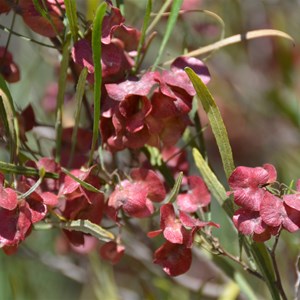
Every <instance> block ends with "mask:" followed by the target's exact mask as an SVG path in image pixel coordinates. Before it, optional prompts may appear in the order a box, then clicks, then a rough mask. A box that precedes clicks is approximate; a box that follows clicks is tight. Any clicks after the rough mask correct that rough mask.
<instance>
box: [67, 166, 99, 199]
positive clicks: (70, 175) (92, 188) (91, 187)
mask: <svg viewBox="0 0 300 300" xmlns="http://www.w3.org/2000/svg"><path fill="white" fill-rule="evenodd" d="M61 170H62V171H63V172H64V173H65V174H67V175H68V176H69V177H71V178H72V179H73V180H75V181H76V182H78V183H79V184H80V185H81V186H83V187H84V188H85V189H87V190H88V191H90V192H94V193H102V194H103V192H102V191H100V190H98V189H97V188H95V187H94V186H93V185H91V184H89V183H87V182H85V181H83V180H81V179H79V178H77V177H76V176H74V175H73V174H72V173H71V172H69V171H68V170H67V169H65V168H61Z"/></svg>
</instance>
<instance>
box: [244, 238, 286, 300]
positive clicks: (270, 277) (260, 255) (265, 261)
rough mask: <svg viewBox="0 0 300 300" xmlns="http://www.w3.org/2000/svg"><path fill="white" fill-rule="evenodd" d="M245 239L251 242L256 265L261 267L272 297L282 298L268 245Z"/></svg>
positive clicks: (276, 299) (278, 299)
mask: <svg viewBox="0 0 300 300" xmlns="http://www.w3.org/2000/svg"><path fill="white" fill-rule="evenodd" d="M245 241H246V242H247V244H248V245H249V243H251V252H252V255H253V257H254V259H255V262H256V265H257V266H258V267H259V269H260V270H261V272H262V275H263V276H264V278H265V280H266V283H267V286H268V288H269V291H270V293H271V295H272V299H275V300H280V299H281V297H280V295H279V291H278V289H277V286H276V284H275V274H274V269H273V266H272V262H271V258H270V254H269V252H268V250H267V248H266V245H265V244H263V243H255V242H252V241H251V240H250V238H246V239H245Z"/></svg>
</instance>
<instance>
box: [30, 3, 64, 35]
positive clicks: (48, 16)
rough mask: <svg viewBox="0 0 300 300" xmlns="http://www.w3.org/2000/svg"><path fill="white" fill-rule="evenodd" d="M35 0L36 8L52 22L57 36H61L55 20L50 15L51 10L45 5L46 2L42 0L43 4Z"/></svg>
mask: <svg viewBox="0 0 300 300" xmlns="http://www.w3.org/2000/svg"><path fill="white" fill-rule="evenodd" d="M32 1H33V5H34V8H35V9H36V10H37V11H38V13H39V14H40V15H41V16H42V17H44V18H45V19H47V21H48V22H49V23H50V25H51V26H52V28H53V30H54V32H55V34H56V35H57V36H59V33H58V31H57V28H56V26H55V24H54V23H53V20H52V18H51V17H50V15H49V12H48V10H47V8H46V6H45V5H44V2H43V1H42V5H41V4H40V2H39V0H32Z"/></svg>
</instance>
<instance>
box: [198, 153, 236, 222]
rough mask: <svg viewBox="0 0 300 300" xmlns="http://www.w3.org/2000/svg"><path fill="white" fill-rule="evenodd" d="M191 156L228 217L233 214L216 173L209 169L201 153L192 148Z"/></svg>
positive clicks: (230, 204)
mask: <svg viewBox="0 0 300 300" xmlns="http://www.w3.org/2000/svg"><path fill="white" fill-rule="evenodd" d="M193 157H194V160H195V163H196V166H197V168H198V170H199V172H200V173H201V175H202V177H203V180H204V182H205V183H206V185H207V187H208V189H209V190H210V192H211V193H212V195H213V196H214V198H215V199H216V200H217V201H218V203H219V204H220V205H221V206H222V207H223V208H224V210H225V211H226V213H227V214H228V216H229V217H232V216H233V207H232V203H230V202H231V201H230V199H229V198H228V196H227V193H226V190H225V188H224V186H223V185H222V184H221V183H220V181H219V180H218V178H217V177H216V175H215V174H214V173H213V171H212V170H211V169H210V167H209V165H208V164H207V162H206V161H205V159H204V158H203V156H202V155H201V153H200V152H199V151H198V150H197V149H196V148H193Z"/></svg>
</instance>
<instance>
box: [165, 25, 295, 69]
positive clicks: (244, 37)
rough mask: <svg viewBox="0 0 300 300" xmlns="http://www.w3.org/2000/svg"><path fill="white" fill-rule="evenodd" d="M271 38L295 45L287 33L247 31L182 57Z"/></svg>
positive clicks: (171, 60) (268, 30)
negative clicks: (281, 39)
mask: <svg viewBox="0 0 300 300" xmlns="http://www.w3.org/2000/svg"><path fill="white" fill-rule="evenodd" d="M271 36H274V37H281V38H284V39H287V40H289V41H291V42H292V43H293V45H295V40H294V39H293V38H292V37H291V36H290V35H288V34H287V33H285V32H283V31H280V30H274V29H259V30H253V31H248V32H246V33H241V34H236V35H232V36H230V37H227V38H225V39H221V40H220V41H217V42H215V43H212V44H209V45H207V46H204V47H200V48H199V49H196V50H193V51H191V52H188V53H186V54H184V55H185V56H187V57H196V56H199V55H203V54H207V53H210V52H212V51H216V50H219V49H221V48H223V47H226V46H229V45H232V44H236V43H240V42H243V41H248V40H252V39H257V38H262V37H271ZM175 58H176V57H174V58H172V59H170V60H168V61H166V62H164V63H163V65H164V66H166V65H170V64H171V63H172V62H173V60H174V59H175Z"/></svg>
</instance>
